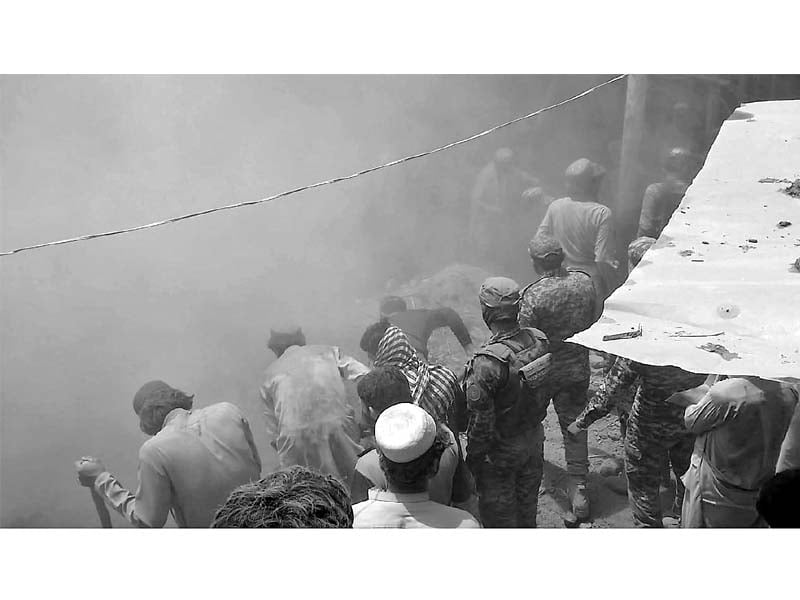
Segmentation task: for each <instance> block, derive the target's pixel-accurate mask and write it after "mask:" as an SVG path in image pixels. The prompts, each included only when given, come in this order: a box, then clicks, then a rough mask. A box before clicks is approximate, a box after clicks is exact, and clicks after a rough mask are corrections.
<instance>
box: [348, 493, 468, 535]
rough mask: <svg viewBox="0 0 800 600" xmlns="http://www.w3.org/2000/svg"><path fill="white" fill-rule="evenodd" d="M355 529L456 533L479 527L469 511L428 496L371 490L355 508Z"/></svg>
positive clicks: (424, 494)
mask: <svg viewBox="0 0 800 600" xmlns="http://www.w3.org/2000/svg"><path fill="white" fill-rule="evenodd" d="M353 515H354V516H355V519H354V521H353V528H354V529H384V528H386V529H429V528H433V529H455V528H478V527H480V525H479V524H478V522H477V521H476V520H475V518H474V517H473V516H472V515H471V514H469V513H468V512H467V511H464V510H461V509H458V508H453V507H450V506H445V505H444V504H439V503H438V502H433V501H432V500H431V499H430V497H429V496H428V493H427V492H422V493H418V494H395V493H393V492H388V491H382V490H370V491H369V500H365V501H364V502H359V503H358V504H356V505H354V506H353Z"/></svg>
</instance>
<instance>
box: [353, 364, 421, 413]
mask: <svg viewBox="0 0 800 600" xmlns="http://www.w3.org/2000/svg"><path fill="white" fill-rule="evenodd" d="M356 390H357V391H358V397H359V398H360V399H361V401H362V402H363V403H364V404H366V405H367V406H368V407H370V408H371V409H373V410H374V411H375V412H377V413H382V412H383V411H384V410H386V409H387V408H389V407H390V406H394V405H395V404H400V403H401V402H411V388H410V387H409V385H408V379H407V378H406V376H405V375H404V374H403V371H402V369H400V368H399V367H393V366H388V367H376V368H374V369H373V370H372V371H370V372H369V373H367V374H366V375H364V376H363V377H362V378H361V379H359V380H358V384H357V385H356Z"/></svg>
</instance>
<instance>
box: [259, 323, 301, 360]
mask: <svg viewBox="0 0 800 600" xmlns="http://www.w3.org/2000/svg"><path fill="white" fill-rule="evenodd" d="M305 345H306V336H305V335H303V330H302V329H301V328H300V327H286V328H283V329H280V330H278V331H276V330H274V329H270V330H269V341H268V342H267V348H269V349H270V350H272V351H273V352H274V353H275V356H277V357H279V358H280V357H281V356H282V355H283V353H284V352H286V350H287V349H288V348H291V347H292V346H305Z"/></svg>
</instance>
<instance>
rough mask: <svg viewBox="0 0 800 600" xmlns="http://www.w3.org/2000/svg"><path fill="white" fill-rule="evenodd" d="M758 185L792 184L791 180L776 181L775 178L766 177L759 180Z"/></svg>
mask: <svg viewBox="0 0 800 600" xmlns="http://www.w3.org/2000/svg"><path fill="white" fill-rule="evenodd" d="M758 183H792V181H791V180H790V179H776V178H775V177H764V178H763V179H759V180H758Z"/></svg>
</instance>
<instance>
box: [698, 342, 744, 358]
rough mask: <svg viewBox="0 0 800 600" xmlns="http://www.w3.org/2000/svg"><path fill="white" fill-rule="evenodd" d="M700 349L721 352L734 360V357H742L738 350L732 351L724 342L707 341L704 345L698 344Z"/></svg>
mask: <svg viewBox="0 0 800 600" xmlns="http://www.w3.org/2000/svg"><path fill="white" fill-rule="evenodd" d="M698 348H700V350H705V351H706V352H713V353H714V354H719V355H720V356H721V357H722V358H723V359H725V360H733V359H734V358H741V356H739V355H738V354H737V353H736V352H731V351H730V350H728V349H727V348H726V347H725V346H723V345H722V344H712V343H711V342H707V343H705V344H703V345H702V346H698Z"/></svg>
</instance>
